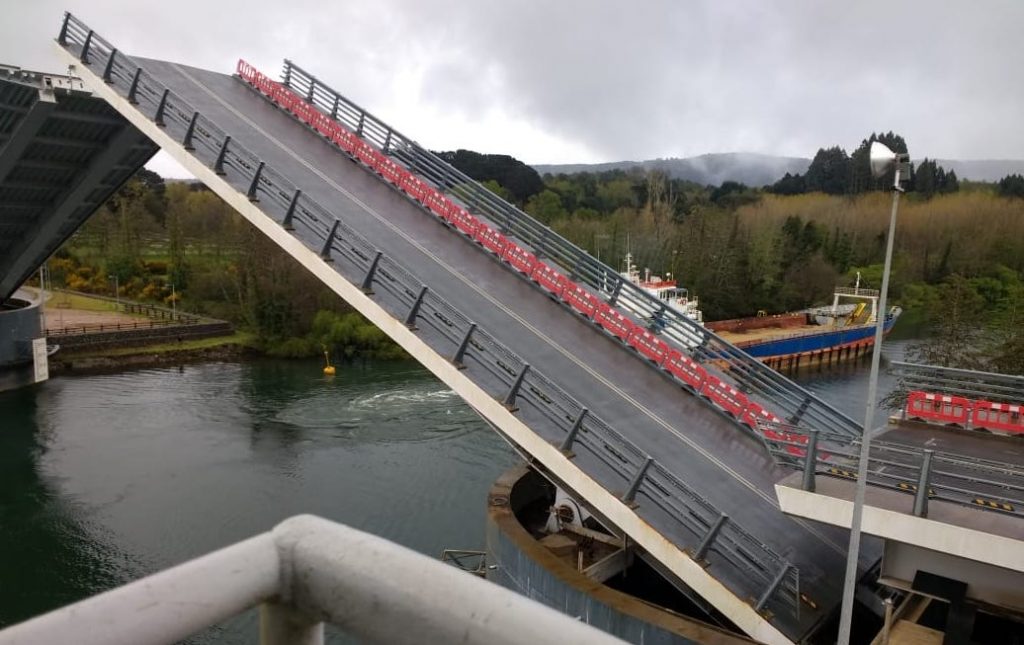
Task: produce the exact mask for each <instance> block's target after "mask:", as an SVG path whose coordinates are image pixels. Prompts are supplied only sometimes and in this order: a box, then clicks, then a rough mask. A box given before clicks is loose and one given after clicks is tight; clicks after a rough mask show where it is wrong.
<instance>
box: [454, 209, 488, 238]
mask: <svg viewBox="0 0 1024 645" xmlns="http://www.w3.org/2000/svg"><path fill="white" fill-rule="evenodd" d="M448 219H449V221H450V222H451V223H452V224H454V225H455V228H457V229H459V230H460V231H462V232H463V233H465V234H466V235H468V236H469V237H471V238H475V237H476V232H477V230H478V229H479V228H480V227H481V226H483V224H481V223H480V220H478V219H477V218H475V217H473V216H472V215H470V214H469V213H467V212H466V211H464V210H463V209H461V208H453V209H452V211H451V213H450V214H449V216H448Z"/></svg>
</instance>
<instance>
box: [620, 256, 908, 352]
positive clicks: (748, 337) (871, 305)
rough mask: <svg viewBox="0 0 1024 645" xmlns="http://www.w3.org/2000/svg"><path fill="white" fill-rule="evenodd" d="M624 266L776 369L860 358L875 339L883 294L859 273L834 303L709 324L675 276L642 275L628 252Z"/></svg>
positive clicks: (889, 318) (891, 317)
mask: <svg viewBox="0 0 1024 645" xmlns="http://www.w3.org/2000/svg"><path fill="white" fill-rule="evenodd" d="M623 268H624V270H623V271H622V273H621V275H622V276H623V277H624V278H626V279H628V280H630V281H631V282H633V283H634V284H636V285H637V286H639V287H640V288H642V289H644V290H645V291H647V292H648V293H650V294H651V295H653V296H655V297H657V298H658V299H659V300H661V301H663V302H665V304H666V306H667V307H670V308H671V309H674V310H675V311H677V312H679V313H681V314H682V315H684V316H686V317H687V318H689V319H691V320H693V321H694V322H697V323H699V324H701V325H704V326H705V327H707V328H708V329H710V330H711V331H713V332H715V333H716V334H718V335H719V336H720V337H721V338H723V339H724V340H727V341H729V342H730V343H732V344H733V345H735V346H736V347H739V348H740V349H742V350H743V351H745V352H747V353H748V354H750V355H751V356H753V357H754V358H757V359H759V360H760V361H762V362H763V363H766V364H768V365H769V366H771V367H774V368H775V369H795V368H798V367H801V366H807V365H811V364H818V363H834V362H838V361H840V360H846V359H848V358H856V357H858V356H862V355H864V354H865V353H867V351H868V350H869V349H870V348H871V347H872V346H873V345H874V343H875V324H876V321H877V320H878V315H879V311H878V299H879V292H878V290H877V289H866V288H863V287H861V286H860V274H859V273H858V274H857V281H856V284H855V285H854V286H853V287H836V289H835V292H834V293H833V300H832V304H831V305H826V306H821V307H813V308H810V309H805V310H801V311H793V312H788V313H783V314H775V315H768V314H766V313H764V312H761V313H759V314H758V315H757V316H753V317H749V318H734V319H731V320H719V321H715V322H705V321H704V316H703V313H702V312H701V310H700V306H699V302H698V299H697V298H696V297H693V296H690V294H689V292H688V291H687V289H685V288H684V287H682V286H680V285H679V284H678V283H677V282H676V281H675V280H674V279H672V276H671V275H669V276H667V277H666V278H661V277H659V276H656V275H652V274H651V272H650V270H649V269H645V270H644V274H643V275H641V274H640V271H639V270H638V269H637V267H636V265H634V264H633V257H632V254H630V253H627V254H626V258H625V261H624V267H623ZM902 311H903V310H902V309H901V308H900V307H898V306H893V307H890V308H889V310H888V311H886V312H885V314H884V315H885V319H884V327H883V329H884V333H885V334H888V333H889V332H890V331H891V330H892V328H893V325H895V324H896V320H897V319H899V317H900V314H901V313H902Z"/></svg>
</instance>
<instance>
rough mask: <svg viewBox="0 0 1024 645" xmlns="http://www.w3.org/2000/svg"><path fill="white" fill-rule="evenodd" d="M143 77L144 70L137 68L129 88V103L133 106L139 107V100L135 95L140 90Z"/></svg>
mask: <svg viewBox="0 0 1024 645" xmlns="http://www.w3.org/2000/svg"><path fill="white" fill-rule="evenodd" d="M140 76H142V68H141V67H136V68H135V74H134V75H133V76H132V84H131V86H129V87H128V102H129V103H131V104H132V105H138V104H139V100H138V99H137V98H135V93H136V92H138V90H139V77H140Z"/></svg>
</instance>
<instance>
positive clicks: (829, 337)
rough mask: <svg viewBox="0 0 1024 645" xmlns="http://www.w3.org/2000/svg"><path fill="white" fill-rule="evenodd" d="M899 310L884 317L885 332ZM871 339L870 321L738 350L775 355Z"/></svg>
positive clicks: (765, 341)
mask: <svg viewBox="0 0 1024 645" xmlns="http://www.w3.org/2000/svg"><path fill="white" fill-rule="evenodd" d="M900 313H901V311H900V310H899V309H896V310H894V311H893V312H892V313H891V314H889V315H888V316H886V319H885V328H884V330H885V333H886V334H888V333H889V332H890V331H891V330H892V327H893V325H894V324H896V320H897V319H898V318H899V316H900ZM874 342H875V325H874V324H871V325H857V326H855V327H843V328H841V329H835V330H830V331H821V332H810V333H804V334H799V335H793V336H786V337H783V338H775V339H767V340H763V341H759V342H756V343H751V344H749V345H747V344H744V345H742V346H741V349H742V350H743V351H745V352H747V353H748V354H750V355H751V356H753V357H755V358H775V357H780V356H793V355H796V354H804V353H807V352H817V351H821V350H826V349H835V348H838V347H845V346H847V345H854V344H857V343H867V344H868V345H872V344H874Z"/></svg>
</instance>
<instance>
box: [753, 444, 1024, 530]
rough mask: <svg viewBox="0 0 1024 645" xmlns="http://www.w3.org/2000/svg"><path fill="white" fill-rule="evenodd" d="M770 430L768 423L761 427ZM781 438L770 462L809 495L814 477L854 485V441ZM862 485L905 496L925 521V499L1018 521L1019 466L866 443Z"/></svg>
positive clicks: (1022, 499) (1023, 512)
mask: <svg viewBox="0 0 1024 645" xmlns="http://www.w3.org/2000/svg"><path fill="white" fill-rule="evenodd" d="M766 425H770V424H766ZM777 432H778V433H779V435H786V436H787V439H784V440H779V441H776V442H771V443H769V450H770V451H771V452H772V454H773V455H775V456H776V458H777V459H778V460H779V461H780V462H781V463H784V464H787V465H789V466H790V467H792V468H795V469H798V470H800V471H802V472H803V473H804V477H803V483H802V487H803V489H804V490H808V491H813V490H814V488H815V481H816V478H817V477H818V476H826V477H838V478H841V479H850V480H854V479H856V477H857V472H856V471H857V463H858V459H859V456H860V441H859V440H854V441H850V440H849V439H848V438H846V437H844V436H842V435H835V434H828V433H819V432H815V431H811V433H810V434H803V432H804V431H803V430H801V429H795V428H792V427H788V426H785V427H783V426H780V427H778V428H777ZM867 483H868V485H870V486H877V487H880V488H887V489H890V490H896V491H900V492H902V493H906V494H907V495H911V496H913V498H914V502H913V511H912V512H913V514H914V515H916V516H918V517H927V515H928V502H929V500H940V501H943V502H950V503H952V504H958V505H961V506H970V507H972V508H979V509H983V510H987V511H996V512H1000V513H1004V514H1009V515H1016V516H1018V517H1024V465H1019V464H1011V463H1006V462H999V461H994V460H986V459H976V458H972V457H965V456H962V455H956V454H952V453H946V452H937V451H933V450H929V449H922V448H919V447H917V446H909V445H905V444H901V443H898V442H893V441H879V440H877V439H875V440H872V442H871V450H870V454H869V457H868V471H867Z"/></svg>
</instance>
